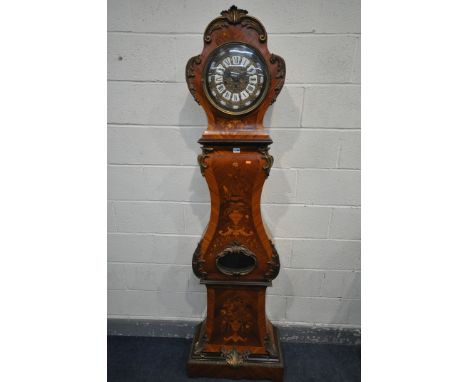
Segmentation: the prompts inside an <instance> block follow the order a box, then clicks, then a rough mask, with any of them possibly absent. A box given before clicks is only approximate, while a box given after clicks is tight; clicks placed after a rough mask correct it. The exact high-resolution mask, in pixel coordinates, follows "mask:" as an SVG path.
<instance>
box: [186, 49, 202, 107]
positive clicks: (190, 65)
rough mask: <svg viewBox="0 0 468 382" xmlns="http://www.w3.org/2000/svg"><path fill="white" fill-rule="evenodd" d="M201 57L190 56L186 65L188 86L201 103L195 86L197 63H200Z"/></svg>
mask: <svg viewBox="0 0 468 382" xmlns="http://www.w3.org/2000/svg"><path fill="white" fill-rule="evenodd" d="M200 63H201V58H200V55H198V56H194V57H192V58H190V59H189V60H188V62H187V65H186V67H185V80H186V81H187V86H188V88H189V90H190V93H191V94H192V96H193V99H194V100H195V101H196V102H197V103H198V104H200V101H199V100H198V98H197V91H196V88H195V83H194V81H195V65H200Z"/></svg>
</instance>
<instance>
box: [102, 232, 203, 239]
mask: <svg viewBox="0 0 468 382" xmlns="http://www.w3.org/2000/svg"><path fill="white" fill-rule="evenodd" d="M107 234H108V235H141V236H144V235H153V236H177V237H179V236H180V237H196V238H200V235H194V234H187V233H159V232H124V231H122V232H120V231H115V232H107Z"/></svg>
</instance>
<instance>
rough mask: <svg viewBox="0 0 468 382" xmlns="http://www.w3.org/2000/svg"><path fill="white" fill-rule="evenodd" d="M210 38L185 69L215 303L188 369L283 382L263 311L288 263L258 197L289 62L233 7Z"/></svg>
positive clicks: (201, 257) (203, 270)
mask: <svg viewBox="0 0 468 382" xmlns="http://www.w3.org/2000/svg"><path fill="white" fill-rule="evenodd" d="M203 39H204V47H203V51H202V52H201V54H200V55H198V56H195V57H192V58H191V59H190V60H189V61H188V63H187V67H186V80H187V84H188V88H189V90H190V92H191V93H192V95H193V97H194V98H195V101H196V102H198V103H199V104H200V105H201V106H202V107H203V109H204V111H205V112H206V115H207V119H208V127H207V129H206V130H205V132H204V133H203V135H202V137H201V138H200V140H199V141H198V142H199V143H200V144H201V145H202V148H201V154H200V155H199V156H198V163H199V165H200V170H201V174H202V175H203V176H204V177H205V179H206V182H207V183H208V188H209V191H210V197H211V215H210V221H209V223H208V225H207V227H206V229H205V232H204V234H203V237H202V238H201V240H200V242H199V244H198V247H197V248H196V250H195V253H194V254H193V261H192V265H193V271H194V273H195V275H196V276H197V277H198V278H200V282H201V283H202V284H205V285H206V288H207V298H208V302H207V316H206V318H205V320H204V321H203V322H202V323H201V324H200V325H198V327H197V329H196V333H195V336H194V340H193V344H192V347H191V351H190V356H189V361H188V364H187V371H188V374H189V376H192V377H197V376H208V377H220V378H235V379H238V378H248V379H271V380H274V381H282V378H283V360H282V355H281V348H280V343H279V340H278V334H277V331H276V329H275V327H274V326H273V325H272V324H271V322H270V321H269V320H268V318H267V316H266V314H265V298H266V288H267V287H268V286H271V282H272V280H273V279H274V278H275V277H276V276H277V275H278V272H279V270H280V261H279V256H278V253H277V251H276V249H275V246H274V244H273V242H272V240H271V238H270V236H269V234H268V231H267V229H266V227H265V225H264V223H263V221H262V216H261V212H260V197H261V193H262V187H263V183H264V182H265V180H266V178H267V177H268V175H269V172H270V168H271V167H272V165H273V157H272V156H271V155H270V154H269V152H268V150H269V145H270V144H271V143H272V140H271V139H270V137H269V135H268V134H267V133H266V131H265V130H264V128H263V117H264V115H265V112H266V111H267V109H268V107H269V106H270V105H271V104H272V103H273V102H275V100H276V97H277V96H278V94H279V93H280V91H281V88H282V86H283V83H284V79H285V73H286V66H285V63H284V60H283V59H282V58H281V57H280V56H277V55H275V54H272V53H270V52H269V51H268V47H267V33H266V31H265V28H264V26H263V25H262V24H261V23H260V21H258V20H257V19H255V18H253V17H251V16H248V15H247V11H245V10H242V9H238V8H236V7H235V6H232V7H231V8H230V9H229V10H227V11H223V12H221V17H217V18H215V19H214V20H212V21H211V22H210V23H209V24H208V26H207V28H206V30H205V33H204V35H203Z"/></svg>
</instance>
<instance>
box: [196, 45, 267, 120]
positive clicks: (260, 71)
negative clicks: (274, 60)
mask: <svg viewBox="0 0 468 382" xmlns="http://www.w3.org/2000/svg"><path fill="white" fill-rule="evenodd" d="M204 81H205V83H204V85H205V86H204V89H205V92H206V94H207V96H208V99H209V100H210V102H211V103H212V104H213V105H214V106H215V107H216V108H218V109H220V110H221V111H223V112H225V113H228V114H235V115H237V114H245V113H248V112H249V111H251V110H253V109H255V108H256V107H257V106H258V105H259V104H260V102H261V101H262V100H263V98H264V97H265V94H266V91H267V87H268V73H267V69H266V64H265V61H264V60H263V57H262V56H261V55H260V54H259V53H257V51H256V50H255V49H254V48H252V47H250V46H249V45H247V44H243V43H229V44H225V45H222V46H220V47H219V48H217V49H216V50H215V51H214V52H213V53H212V55H211V56H210V58H209V59H208V62H207V65H206V69H205V75H204Z"/></svg>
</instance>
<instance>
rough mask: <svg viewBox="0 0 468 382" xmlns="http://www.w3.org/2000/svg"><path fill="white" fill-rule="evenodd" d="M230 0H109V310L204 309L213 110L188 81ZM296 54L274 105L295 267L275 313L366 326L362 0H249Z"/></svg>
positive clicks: (275, 223) (270, 187) (179, 315)
mask: <svg viewBox="0 0 468 382" xmlns="http://www.w3.org/2000/svg"><path fill="white" fill-rule="evenodd" d="M231 5H232V1H231V0H229V1H224V0H202V1H200V0H198V1H195V0H178V1H174V0H110V1H109V3H108V14H109V18H108V30H109V33H108V78H109V82H108V122H109V124H108V162H109V169H108V199H109V208H108V216H109V217H108V222H109V235H108V252H109V253H108V264H109V266H108V289H109V298H108V314H109V316H110V317H126V318H154V319H197V320H199V319H200V318H201V317H203V315H204V311H205V308H206V301H205V299H206V294H205V290H204V287H203V286H201V285H200V284H199V283H198V279H197V278H196V277H195V276H194V275H193V273H192V270H191V258H192V253H193V251H194V249H195V247H196V244H197V242H198V240H199V238H200V235H201V234H202V232H203V230H204V228H205V225H206V223H207V221H208V218H209V212H210V211H209V194H208V188H207V186H206V183H205V179H204V178H203V177H202V176H201V175H200V173H199V169H198V166H197V161H196V157H197V154H198V153H199V151H200V149H199V145H198V143H197V142H196V141H197V139H198V138H199V137H200V135H201V133H202V131H203V130H204V127H205V124H206V117H205V115H204V113H203V111H202V109H201V108H200V107H199V106H198V105H197V104H196V103H195V102H194V101H193V99H192V97H191V95H190V94H189V92H188V90H187V86H186V84H185V72H184V69H185V63H186V62H187V59H188V58H189V57H191V56H193V55H195V54H198V53H199V52H200V51H201V49H202V45H203V44H202V32H203V30H204V28H205V27H206V25H207V23H208V22H209V21H210V20H211V19H212V18H213V17H215V16H217V14H218V13H219V12H220V11H221V10H222V9H227V8H229V6H231ZM236 5H237V6H238V7H240V8H245V9H247V10H248V11H249V12H250V14H252V15H253V16H256V17H258V18H259V19H260V20H261V21H262V22H263V23H264V24H265V27H266V28H267V31H268V32H269V47H270V50H271V51H272V52H275V53H278V54H279V55H281V56H283V57H284V58H285V60H286V64H287V78H286V85H285V87H284V88H283V91H282V93H281V95H280V96H279V98H278V100H277V102H276V103H275V104H274V105H273V107H271V108H270V110H269V111H268V112H267V114H266V116H265V126H267V127H268V128H269V132H270V135H271V137H272V138H273V140H274V144H273V145H272V148H271V152H272V154H273V155H274V157H275V163H274V168H273V170H272V171H271V173H270V177H269V179H268V180H267V182H266V184H265V187H264V192H263V195H262V211H263V217H264V220H265V221H266V222H267V223H268V225H269V228H270V231H271V232H272V234H273V236H274V237H275V242H276V246H277V249H278V251H279V254H280V259H281V264H282V269H281V272H280V275H279V276H278V278H277V279H276V280H274V282H273V287H272V288H269V290H268V299H267V311H268V313H269V315H270V317H271V319H272V320H274V321H280V322H284V323H300V324H308V325H328V326H353V327H356V326H360V281H361V278H360V276H361V274H360V264H361V260H360V196H361V195H360V16H359V15H360V2H359V0H299V1H297V0H295V1H292V0H288V1H285V0H274V1H271V0H257V1H248V0H239V1H237V2H236Z"/></svg>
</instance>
